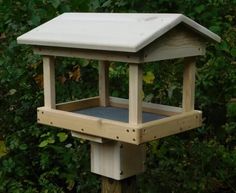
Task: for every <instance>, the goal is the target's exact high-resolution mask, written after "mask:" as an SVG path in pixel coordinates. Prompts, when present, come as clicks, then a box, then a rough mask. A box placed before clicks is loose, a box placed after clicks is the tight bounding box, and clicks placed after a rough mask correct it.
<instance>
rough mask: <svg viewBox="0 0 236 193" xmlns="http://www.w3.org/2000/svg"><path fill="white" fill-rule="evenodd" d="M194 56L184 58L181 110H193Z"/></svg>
mask: <svg viewBox="0 0 236 193" xmlns="http://www.w3.org/2000/svg"><path fill="white" fill-rule="evenodd" d="M195 73H196V58H195V57H189V58H185V59H184V73H183V102H182V106H183V111H184V112H188V111H192V110H194V97H195Z"/></svg>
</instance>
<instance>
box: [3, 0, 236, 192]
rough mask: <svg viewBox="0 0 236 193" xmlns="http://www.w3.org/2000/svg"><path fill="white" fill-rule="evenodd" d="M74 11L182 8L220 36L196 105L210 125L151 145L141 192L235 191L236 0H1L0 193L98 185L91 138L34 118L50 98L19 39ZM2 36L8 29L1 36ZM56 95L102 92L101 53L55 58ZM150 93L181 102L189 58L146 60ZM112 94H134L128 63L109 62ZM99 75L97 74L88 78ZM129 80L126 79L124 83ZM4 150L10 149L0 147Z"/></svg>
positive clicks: (201, 69)
mask: <svg viewBox="0 0 236 193" xmlns="http://www.w3.org/2000/svg"><path fill="white" fill-rule="evenodd" d="M68 11H78V12H83V11H96V12H179V13H184V14H185V15H187V16H189V17H191V18H192V19H194V20H196V21H197V22H199V23H201V24H202V25H204V26H206V27H208V28H210V29H211V30H212V31H214V32H216V33H218V34H219V35H220V36H221V37H222V42H221V43H220V44H218V45H213V44H211V43H209V45H208V47H207V55H206V57H200V58H199V59H198V61H197V66H198V71H197V81H196V84H197V85H196V86H197V87H196V108H199V109H202V110H203V112H204V119H205V125H204V126H203V127H202V128H199V129H197V130H195V131H191V132H187V133H184V134H181V135H177V136H173V137H168V138H165V139H161V140H159V141H155V142H152V143H150V144H148V158H147V172H146V173H145V174H144V175H141V176H140V177H139V182H140V186H139V188H140V191H141V192H143V193H156V192H162V193H169V192H172V193H179V192H181V193H185V192H186V193H187V192H188V193H190V192H193V193H195V192H196V193H206V192H207V193H219V192H226V193H233V192H236V186H235V184H236V183H235V182H236V169H235V168H236V151H235V147H236V135H235V133H236V132H235V131H236V106H235V103H230V102H229V101H230V99H231V98H235V97H236V63H235V59H236V26H235V23H236V15H235V12H236V1H235V0H204V1H202V0H200V1H190V0H179V1H173V0H159V1H155V0H146V1H145V3H144V1H141V0H129V1H125V0H70V1H69V0H21V1H17V0H16V1H13V0H0V21H1V22H0V34H5V36H6V38H3V39H1V38H0V41H1V42H0V52H1V55H0V77H1V78H0V140H2V138H3V140H4V143H2V141H1V147H0V149H1V150H0V151H1V152H0V156H2V157H1V158H0V193H5V192H10V193H38V192H40V193H54V192H59V193H62V192H71V193H72V192H73V193H75V192H76V193H79V192H89V193H97V192H99V185H100V184H99V180H98V178H97V177H96V176H94V175H92V174H90V172H89V170H90V169H89V146H88V144H87V143H84V142H83V141H79V140H76V139H73V138H72V137H71V135H70V133H69V132H66V131H65V130H60V129H54V128H48V127H45V126H40V125H37V124H36V108H37V107H38V106H42V104H43V92H42V81H43V79H42V63H41V58H40V57H39V56H35V55H33V53H32V50H31V48H30V47H28V46H22V45H17V43H16V37H17V36H19V35H21V34H23V33H25V32H26V31H28V30H30V29H32V28H34V27H36V26H38V25H40V24H41V23H43V22H45V21H47V20H49V19H52V18H53V17H55V16H57V15H59V14H61V13H63V12H68ZM3 37H4V36H3ZM56 63H57V64H58V66H60V67H59V68H57V71H56V80H57V81H56V90H57V96H58V97H57V101H58V102H62V101H70V100H75V99H78V98H84V97H89V96H94V95H97V93H98V90H97V64H96V62H95V61H86V60H81V59H65V58H57V61H56ZM144 75H145V76H144V90H143V91H144V100H145V101H152V102H156V103H162V104H170V105H176V106H180V105H181V89H182V60H173V61H163V62H159V63H153V64H150V65H145V67H144ZM110 79H111V81H110V82H111V94H112V95H113V96H120V97H128V96H127V95H128V72H127V66H126V65H125V64H121V63H114V64H112V66H111V68H110ZM91 80H93V81H91ZM121 82H122V84H120V83H121ZM2 149H3V150H2Z"/></svg>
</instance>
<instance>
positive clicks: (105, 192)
mask: <svg viewBox="0 0 236 193" xmlns="http://www.w3.org/2000/svg"><path fill="white" fill-rule="evenodd" d="M101 193H138V189H137V182H136V176H133V177H130V178H127V179H124V180H114V179H110V178H107V177H102V191H101Z"/></svg>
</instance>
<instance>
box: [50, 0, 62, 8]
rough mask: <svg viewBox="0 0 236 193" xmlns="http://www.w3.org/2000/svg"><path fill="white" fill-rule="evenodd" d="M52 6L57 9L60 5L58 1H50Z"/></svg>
mask: <svg viewBox="0 0 236 193" xmlns="http://www.w3.org/2000/svg"><path fill="white" fill-rule="evenodd" d="M51 3H52V6H53V7H54V8H55V9H57V8H58V7H59V5H60V0H51Z"/></svg>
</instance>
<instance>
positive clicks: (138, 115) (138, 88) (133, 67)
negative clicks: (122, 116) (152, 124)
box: [129, 64, 143, 125]
mask: <svg viewBox="0 0 236 193" xmlns="http://www.w3.org/2000/svg"><path fill="white" fill-rule="evenodd" d="M142 85H143V71H142V65H141V64H140V65H137V64H130V65H129V124H131V125H137V124H139V123H142V88H143V87H142Z"/></svg>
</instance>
